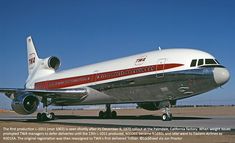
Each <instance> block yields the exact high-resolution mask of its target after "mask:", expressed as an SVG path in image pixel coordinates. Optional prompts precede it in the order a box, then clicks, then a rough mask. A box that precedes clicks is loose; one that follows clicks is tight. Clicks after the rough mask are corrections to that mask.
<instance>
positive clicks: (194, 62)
mask: <svg viewBox="0 0 235 143" xmlns="http://www.w3.org/2000/svg"><path fill="white" fill-rule="evenodd" d="M196 64H197V60H196V59H194V60H192V62H191V65H190V67H195V66H196Z"/></svg>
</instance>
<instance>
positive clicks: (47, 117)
mask: <svg viewBox="0 0 235 143" xmlns="http://www.w3.org/2000/svg"><path fill="white" fill-rule="evenodd" d="M54 119H55V114H54V113H53V112H51V113H45V112H44V113H38V114H37V120H38V121H48V120H54Z"/></svg>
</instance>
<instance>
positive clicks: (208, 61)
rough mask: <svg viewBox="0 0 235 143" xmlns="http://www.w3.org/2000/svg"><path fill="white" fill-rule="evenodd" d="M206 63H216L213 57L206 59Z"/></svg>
mask: <svg viewBox="0 0 235 143" xmlns="http://www.w3.org/2000/svg"><path fill="white" fill-rule="evenodd" d="M206 64H208V65H216V62H215V61H214V60H213V59H206Z"/></svg>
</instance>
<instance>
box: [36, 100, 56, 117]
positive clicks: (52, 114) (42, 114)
mask: <svg viewBox="0 0 235 143" xmlns="http://www.w3.org/2000/svg"><path fill="white" fill-rule="evenodd" d="M42 103H43V108H44V109H45V111H44V112H43V113H38V114H37V120H38V121H48V120H54V119H55V114H54V113H53V112H51V113H48V111H47V107H48V105H49V104H48V98H43V99H42Z"/></svg>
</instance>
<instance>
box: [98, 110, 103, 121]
mask: <svg viewBox="0 0 235 143" xmlns="http://www.w3.org/2000/svg"><path fill="white" fill-rule="evenodd" d="M99 118H101V119H103V118H104V111H100V112H99Z"/></svg>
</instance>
